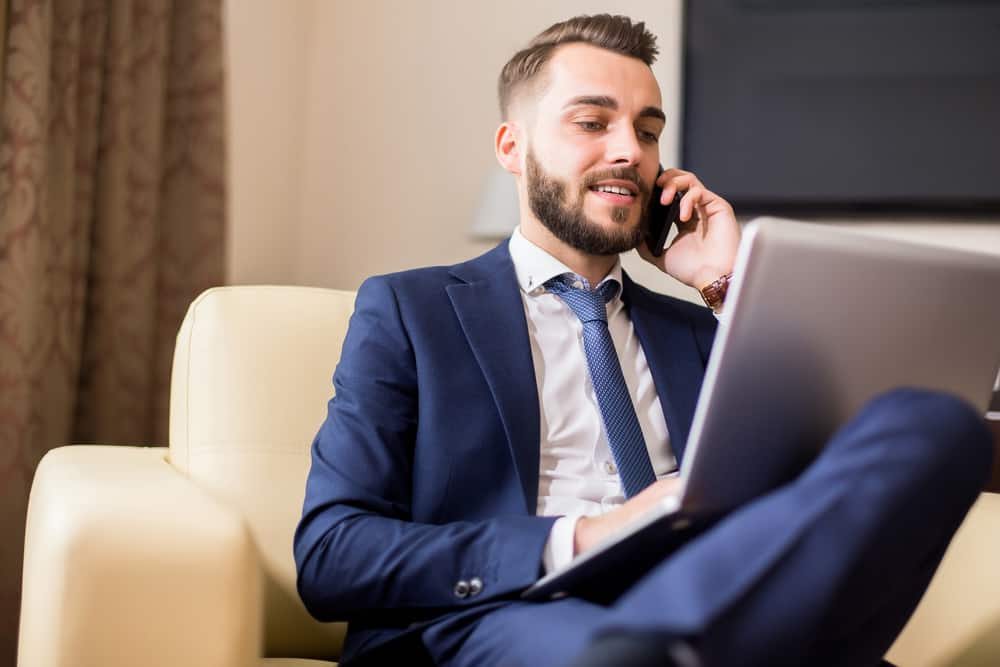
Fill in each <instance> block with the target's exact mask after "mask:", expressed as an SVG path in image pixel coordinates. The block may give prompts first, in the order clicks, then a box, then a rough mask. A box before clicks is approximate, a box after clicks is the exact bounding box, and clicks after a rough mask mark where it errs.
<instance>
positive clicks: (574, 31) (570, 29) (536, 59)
mask: <svg viewBox="0 0 1000 667" xmlns="http://www.w3.org/2000/svg"><path fill="white" fill-rule="evenodd" d="M574 42H579V43H583V44H591V45H593V46H597V47H600V48H602V49H607V50H608V51H614V52H615V53H620V54H622V55H624V56H629V57H631V58H637V59H639V60H641V61H642V62H644V63H646V64H647V65H652V64H653V63H654V62H656V56H657V54H658V53H659V52H660V50H659V49H658V48H657V46H656V35H654V34H653V33H651V32H649V31H648V30H646V24H645V23H643V22H642V21H640V22H638V23H633V22H632V19H630V18H629V17H627V16H612V15H611V14H596V15H594V16H575V17H573V18H571V19H568V20H566V21H561V22H559V23H556V24H554V25H552V26H549V27H548V28H546V29H545V30H544V31H543V32H541V33H540V34H539V35H538V36H536V37H535V38H534V39H532V40H531V42H529V43H528V46H527V47H525V48H523V49H521V50H520V51H518V52H517V53H515V54H514V56H513V57H512V58H511V59H510V60H508V61H507V64H506V65H504V66H503V69H502V70H501V71H500V79H499V80H498V81H497V94H498V97H499V98H500V115H501V116H502V117H503V118H504V119H506V118H507V114H508V113H509V112H510V104H511V100H512V99H513V97H514V95H515V94H516V93H517V92H518V91H519V90H520V89H521V88H523V87H524V85H525V84H527V83H529V82H530V81H532V80H533V79H534V78H535V77H537V76H538V74H539V72H541V71H542V69H543V68H544V67H545V64H546V63H547V62H548V61H549V59H550V58H551V57H552V54H553V53H554V52H555V50H556V48H558V47H559V46H562V45H563V44H572V43H574Z"/></svg>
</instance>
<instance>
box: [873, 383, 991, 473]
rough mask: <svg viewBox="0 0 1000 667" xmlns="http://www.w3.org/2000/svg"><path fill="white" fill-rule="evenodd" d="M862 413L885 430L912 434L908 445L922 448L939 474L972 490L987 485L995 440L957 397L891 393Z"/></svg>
mask: <svg viewBox="0 0 1000 667" xmlns="http://www.w3.org/2000/svg"><path fill="white" fill-rule="evenodd" d="M862 414H863V415H865V416H866V417H867V418H869V419H873V420H876V421H879V422H881V423H882V424H883V425H884V426H886V427H888V428H889V429H892V430H895V431H897V432H903V433H912V435H913V437H912V438H910V439H909V440H910V442H911V443H912V446H914V447H919V448H920V454H921V456H922V457H924V458H926V459H927V462H928V463H929V464H931V465H933V466H934V468H935V470H936V471H937V472H938V474H948V476H949V477H953V478H954V477H957V478H966V479H967V481H968V483H969V484H970V485H971V486H973V487H975V488H976V489H979V488H981V487H982V486H983V485H984V484H985V483H986V480H987V478H988V477H989V474H990V470H991V468H992V464H993V456H994V445H993V436H992V434H991V433H990V431H989V429H988V428H987V426H986V422H985V419H984V418H983V415H981V414H978V412H977V411H976V409H975V408H973V407H972V405H970V404H969V403H968V402H966V401H965V400H963V399H961V398H959V397H958V396H956V395H954V394H949V393H946V392H941V391H933V390H929V389H916V388H909V387H907V388H900V389H893V390H891V391H888V392H885V393H883V394H880V395H879V396H877V397H876V398H874V399H872V400H871V401H870V402H869V403H868V404H867V405H866V406H865V407H864V408H863V410H862ZM956 481H957V480H956Z"/></svg>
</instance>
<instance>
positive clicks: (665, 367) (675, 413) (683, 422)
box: [622, 275, 705, 462]
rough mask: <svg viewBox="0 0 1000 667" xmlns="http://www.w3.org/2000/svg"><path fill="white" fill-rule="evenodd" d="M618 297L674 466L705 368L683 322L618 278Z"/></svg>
mask: <svg viewBox="0 0 1000 667" xmlns="http://www.w3.org/2000/svg"><path fill="white" fill-rule="evenodd" d="M623 283H624V284H623V286H622V299H623V300H624V301H625V305H626V306H627V307H628V309H629V316H630V317H631V319H632V326H633V327H634V328H635V335H636V336H637V337H638V338H639V343H640V344H641V345H642V351H643V353H644V354H645V355H646V362H647V363H648V364H649V372H650V374H651V375H652V376H653V384H655V385H656V393H657V394H658V395H659V397H660V406H661V407H662V408H663V416H664V418H665V419H666V421H667V429H668V430H669V432H670V446H671V448H672V449H673V451H674V455H675V456H676V457H677V460H678V462H679V461H680V460H681V458H682V457H683V456H684V449H685V447H686V446H687V439H688V434H689V433H690V431H691V421H692V419H693V417H694V408H695V404H696V403H697V401H698V394H699V392H700V391H701V381H702V378H703V376H704V373H705V369H704V367H703V365H702V363H701V354H700V352H699V351H698V347H697V343H696V342H695V336H694V330H693V328H692V326H691V323H690V322H689V321H688V318H687V317H685V316H684V315H683V314H682V313H680V312H679V311H678V309H676V308H674V307H673V306H672V305H671V304H670V303H669V301H667V300H666V298H656V297H654V296H653V295H652V293H650V292H648V291H646V290H644V289H643V288H641V287H638V286H637V285H636V284H635V283H634V282H632V280H631V279H630V278H629V277H628V275H623Z"/></svg>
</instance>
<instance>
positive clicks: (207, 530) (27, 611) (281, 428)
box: [18, 287, 354, 667]
mask: <svg viewBox="0 0 1000 667" xmlns="http://www.w3.org/2000/svg"><path fill="white" fill-rule="evenodd" d="M353 309H354V294H353V293H352V292H339V291H333V290H324V289H315V288H304V287H223V288H216V289H211V290H208V291H207V292H205V293H204V294H202V295H201V296H199V297H198V298H197V299H196V300H195V301H194V303H192V304H191V307H190V308H189V310H188V313H187V316H186V317H185V319H184V323H183V324H182V326H181V329H180V333H179V334H178V336H177V348H176V351H175V355H174V365H173V376H172V380H171V396H170V446H169V448H164V447H108V446H104V447H102V446H83V445H75V446H71V447H63V448H60V449H55V450H53V451H51V452H49V453H48V454H47V455H46V456H45V457H44V459H43V460H42V462H41V464H40V465H39V468H38V471H37V473H36V475H35V480H34V483H33V485H32V489H31V499H30V501H29V508H28V525H27V536H26V540H25V558H24V584H23V596H22V597H23V602H22V611H21V625H20V641H19V648H18V665H19V666H20V667H57V666H58V667H69V666H71V665H72V666H74V667H79V666H87V665H94V666H100V667H115V666H118V665H121V666H122V667H124V666H128V667H138V666H140V665H141V666H142V667H161V666H162V667H167V666H170V667H179V666H181V665H183V666H185V667H196V666H199V665H204V666H206V667H208V666H211V667H230V666H231V667H237V666H238V667H246V666H247V665H253V664H257V663H258V661H260V662H261V664H274V665H282V666H285V665H289V666H291V665H295V666H300V665H301V666H302V667H304V666H305V665H324V664H332V663H328V662H318V661H317V662H313V661H311V660H306V661H303V660H295V659H279V658H300V659H302V658H323V657H326V658H327V659H329V658H330V657H336V656H337V655H338V654H339V651H340V646H341V641H342V637H343V632H344V630H345V626H344V625H343V624H321V623H318V622H316V621H314V620H313V619H312V618H311V617H310V616H309V615H308V613H307V612H306V611H305V608H304V607H303V606H302V603H301V602H300V601H299V597H298V594H297V593H296V590H295V566H294V563H293V560H292V533H293V531H294V529H295V525H296V523H297V521H298V518H299V514H300V513H301V511H302V499H303V496H304V493H305V479H306V473H307V471H308V468H309V446H310V444H311V443H312V439H313V436H314V435H315V434H316V430H317V429H318V428H319V425H320V424H321V423H322V421H323V418H324V417H325V415H326V403H327V401H328V400H329V398H330V395H331V391H332V385H331V383H330V378H331V376H332V374H333V369H334V367H335V366H336V364H337V360H338V359H339V357H340V348H341V341H342V339H343V337H344V334H345V333H346V331H347V322H348V319H349V317H350V315H351V313H352V311H353ZM259 656H268V657H269V658H270V659H266V660H265V659H263V658H260V657H259Z"/></svg>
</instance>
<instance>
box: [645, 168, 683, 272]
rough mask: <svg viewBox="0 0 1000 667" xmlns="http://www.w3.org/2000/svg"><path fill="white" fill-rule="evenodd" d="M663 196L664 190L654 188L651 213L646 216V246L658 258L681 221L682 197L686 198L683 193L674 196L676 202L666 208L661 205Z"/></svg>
mask: <svg viewBox="0 0 1000 667" xmlns="http://www.w3.org/2000/svg"><path fill="white" fill-rule="evenodd" d="M657 178H659V176H657ZM662 195H663V188H661V187H660V186H656V187H654V188H653V192H652V194H651V195H650V197H649V211H648V214H647V216H646V245H647V246H648V247H649V250H650V252H652V253H653V255H654V256H656V257H659V256H660V255H662V254H663V246H664V245H665V244H666V242H667V235H668V234H669V233H670V228H671V227H672V226H673V225H676V224H677V221H678V220H679V219H680V213H681V197H683V196H684V195H683V194H682V193H680V192H677V193H675V194H674V200H673V201H672V202H671V203H670V205H669V206H664V205H663V204H661V203H660V197H661V196H662Z"/></svg>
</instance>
